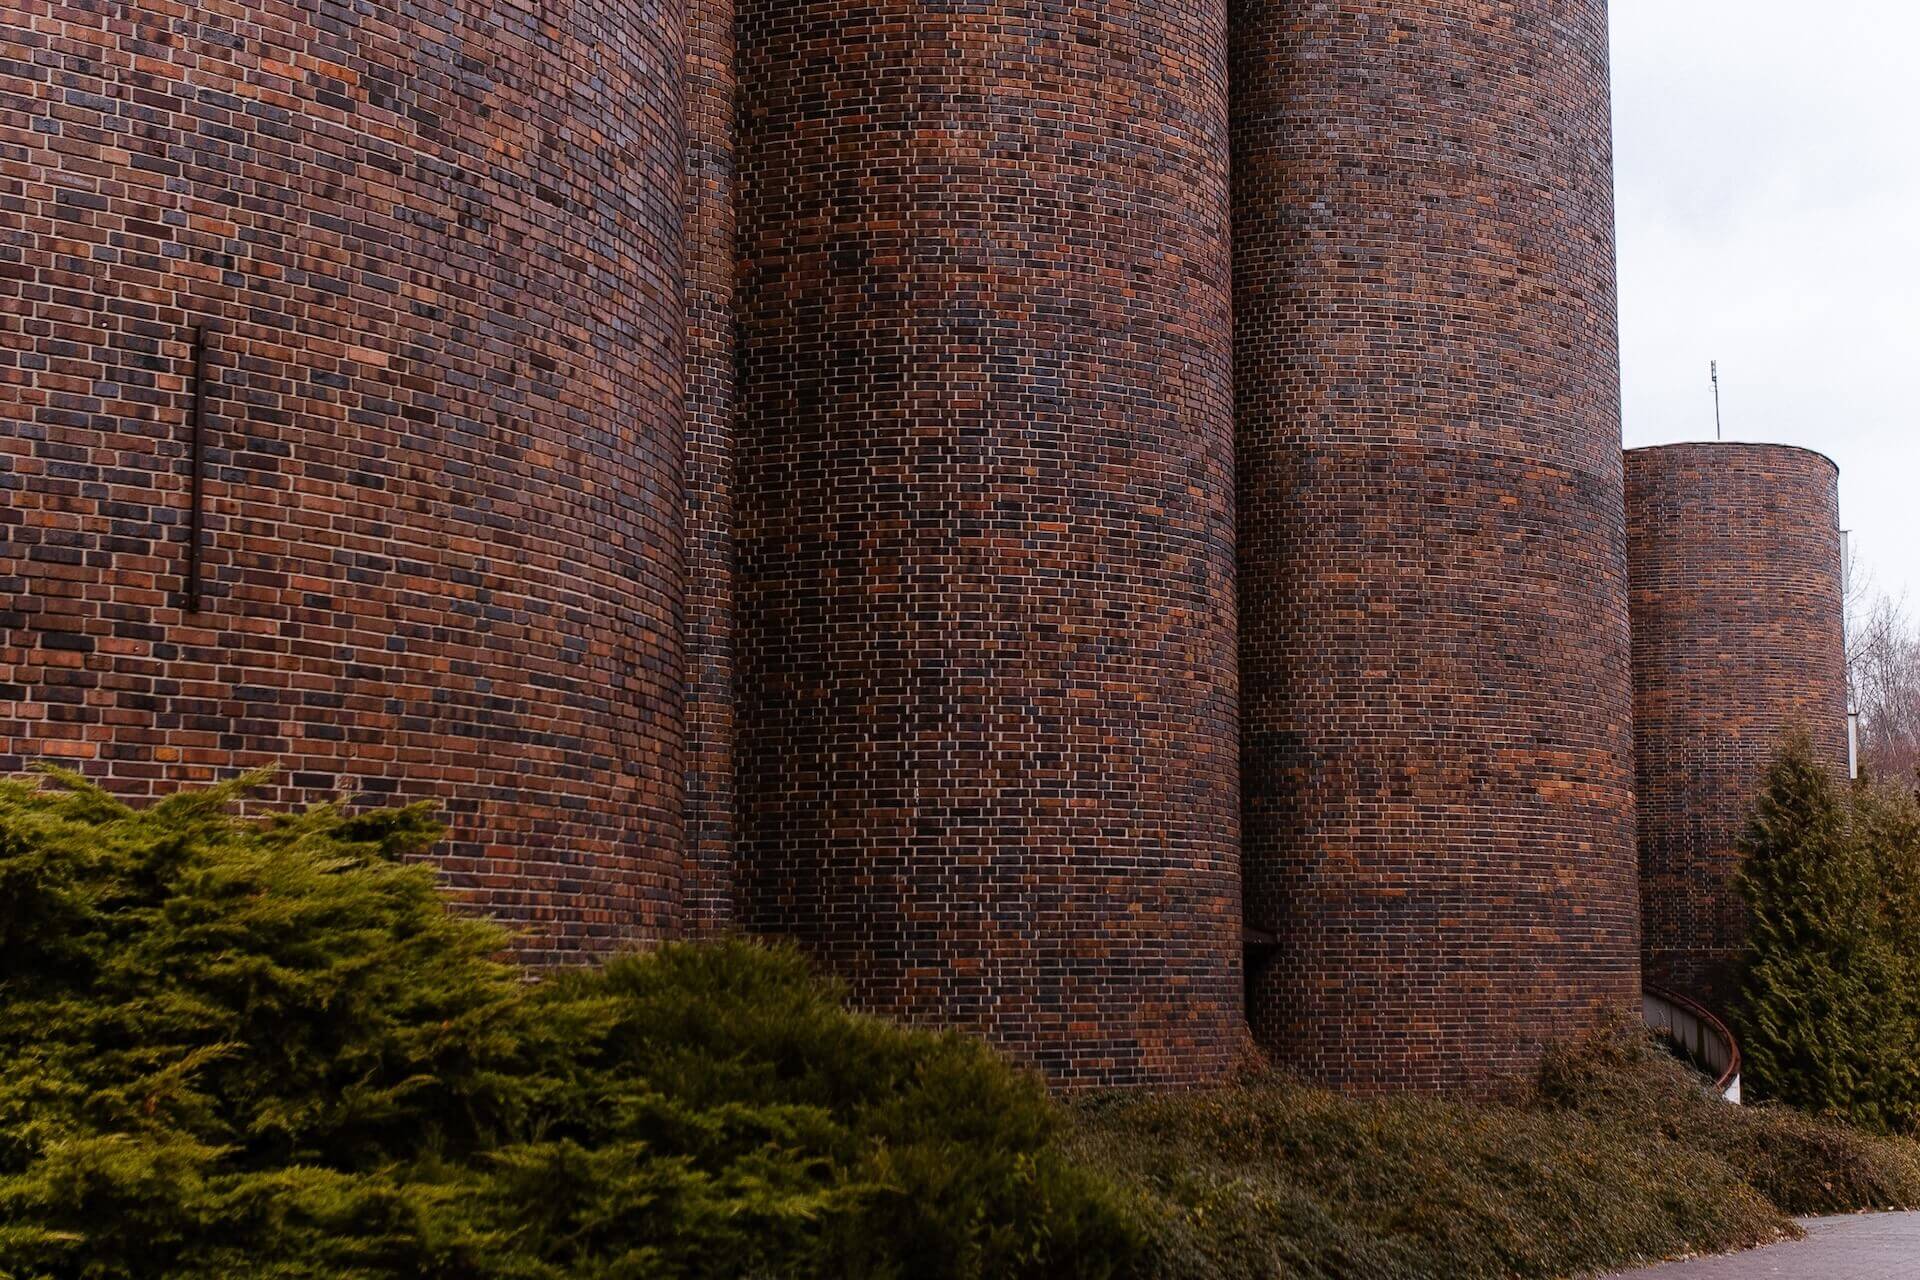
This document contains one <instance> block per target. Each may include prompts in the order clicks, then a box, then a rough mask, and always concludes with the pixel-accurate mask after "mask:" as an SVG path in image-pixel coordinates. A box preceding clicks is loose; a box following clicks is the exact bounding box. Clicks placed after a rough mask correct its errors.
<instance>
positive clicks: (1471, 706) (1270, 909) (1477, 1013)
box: [1233, 0, 1639, 1089]
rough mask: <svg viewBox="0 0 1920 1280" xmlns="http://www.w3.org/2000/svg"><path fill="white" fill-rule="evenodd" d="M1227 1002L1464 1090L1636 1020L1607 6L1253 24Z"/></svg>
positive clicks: (1318, 1065)
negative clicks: (1241, 879) (1606, 1027)
mask: <svg viewBox="0 0 1920 1280" xmlns="http://www.w3.org/2000/svg"><path fill="white" fill-rule="evenodd" d="M1235 32H1236V49H1235V55H1234V59H1235V60H1234V77H1233V82H1234V90H1235V101H1234V126H1233V127H1234V147H1235V203H1234V212H1235V250H1236V272H1235V284H1236V298H1237V311H1236V317H1237V326H1238V338H1237V347H1238V358H1237V363H1236V373H1237V383H1238V400H1239V408H1238V419H1239V421H1238V429H1239V493H1240V514H1239V522H1240V590H1241V617H1242V635H1241V679H1242V686H1243V717H1244V727H1245V731H1244V739H1243V741H1244V751H1243V772H1244V776H1245V787H1246V793H1247V808H1246V822H1245V833H1246V846H1245V853H1244V857H1245V864H1246V869H1247V889H1246V896H1247V913H1248V918H1249V922H1250V923H1251V924H1253V925H1255V926H1256V927H1258V928H1260V929H1263V930H1266V931H1270V932H1271V933H1273V934H1275V935H1277V938H1278V945H1277V946H1276V947H1274V948H1272V949H1270V950H1269V952H1268V953H1267V954H1266V956H1265V957H1264V961H1263V963H1261V964H1260V965H1259V967H1258V970H1257V972H1256V974H1255V976H1254V978H1253V981H1252V982H1251V984H1250V992H1251V994H1250V997H1249V1003H1250V1016H1251V1019H1252V1023H1253V1028H1254V1032H1255V1035H1256V1038H1258V1039H1259V1040H1260V1041H1261V1042H1262V1043H1263V1044H1264V1045H1265V1046H1266V1047H1267V1048H1268V1049H1269V1050H1270V1051H1271V1052H1272V1053H1273V1054H1274V1055H1275V1056H1276V1057H1277V1058H1278V1059H1279V1060H1280V1061H1281V1062H1283V1063H1284V1064H1286V1065H1288V1066H1290V1067H1293V1068H1295V1069H1298V1070H1300V1071H1302V1072H1304V1073H1305V1074H1307V1075H1309V1076H1311V1077H1314V1078H1318V1079H1321V1080H1325V1081H1330V1082H1333V1083H1337V1084H1341V1085H1346V1086H1350V1087H1353V1088H1358V1089H1375V1088H1386V1087H1401V1086H1413V1087H1419V1088H1456V1087H1462V1086H1470V1085H1473V1084H1477V1083H1479V1082H1481V1081H1484V1080H1486V1079H1487V1078H1489V1077H1491V1076H1496V1075H1500V1074H1503V1073H1506V1072H1511V1071H1520V1070H1525V1069H1527V1068H1528V1067H1530V1066H1531V1065H1532V1063H1533V1062H1534V1060H1535V1056H1536V1054H1537V1046H1538V1044H1539V1042H1540V1041H1541V1040H1542V1039H1543V1038H1546V1037H1550V1036H1556V1035H1561V1034H1565V1033H1568V1032H1571V1031H1575V1030H1578V1029H1580V1028H1582V1027H1585V1026H1589V1025H1591V1024H1593V1023H1594V1022H1595V1021H1596V1020H1598V1019H1600V1018H1602V1017H1605V1016H1607V1015H1610V1014H1613V1013H1615V1012H1624V1011H1626V1010H1628V1009H1630V1008H1631V1007H1632V1005H1633V1003H1634V1001H1635V1000H1636V998H1637V995H1638V986H1639V970H1638V964H1637V956H1638V940H1637V911H1636V895H1635V883H1634V859H1633V823H1634V817H1633V791H1632V785H1633V778H1632V771H1631V760H1632V756H1631V742H1632V739H1631V725H1630V719H1629V716H1630V686H1629V677H1628V674H1627V653H1628V645H1629V625H1628V614H1627V586H1626V580H1625V547H1624V528H1623V515H1622V494H1621V485H1622V480H1621V461H1620V421H1619V399H1618V378H1617V361H1616V334H1615V317H1614V250H1613V217H1612V177H1611V154H1610V136H1611V135H1610V129H1609V103H1608V88H1607V24H1606V6H1605V4H1604V3H1602V0H1552V2H1548V0H1540V2H1537V3H1530V4H1503V5H1485V4H1468V3H1445V4H1431V3H1420V4H1415V3H1408V2H1407V0H1358V2H1356V3H1347V4H1339V5H1300V4H1290V3H1289V4H1282V3H1278V2H1277V0H1242V2H1241V4H1240V5H1239V7H1238V10H1237V13H1236V20H1235Z"/></svg>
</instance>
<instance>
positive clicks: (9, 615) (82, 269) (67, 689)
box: [0, 0, 685, 956]
mask: <svg viewBox="0 0 1920 1280" xmlns="http://www.w3.org/2000/svg"><path fill="white" fill-rule="evenodd" d="M11 13H12V14H13V15H14V17H15V18H16V19H17V20H15V21H10V22H9V23H8V24H7V25H6V28H5V30H4V31H0V45H3V46H4V51H3V52H0V60H4V63H5V66H6V68H7V69H6V70H5V71H4V72H0V75H3V76H4V78H5V84H6V86H7V88H8V89H9V90H10V91H11V92H10V93H9V95H8V96H9V101H10V105H9V107H8V109H7V110H6V111H5V112H4V113H0V152H4V153H6V154H7V155H8V156H9V160H8V162H7V164H6V167H5V168H4V170H3V171H0V203H4V204H5V206H6V207H7V208H9V209H10V210H13V211H15V213H16V216H17V217H18V218H19V219H20V221H19V223H18V226H19V227H20V230H18V231H16V232H15V233H14V234H13V235H11V236H10V237H9V240H8V244H9V247H8V248H7V249H6V250H5V251H4V252H0V313H4V316H5V318H6V320H7V322H8V326H7V327H9V328H10V329H12V330H13V331H14V332H15V333H17V334H19V335H21V336H23V337H24V339H25V342H24V343H23V344H18V345H16V344H13V343H9V344H8V345H9V347H10V353H9V354H8V355H7V356H6V357H5V360H4V370H0V375H3V376H0V400H4V401H5V404H4V406H0V486H3V487H4V488H5V489H6V494H5V498H6V502H5V511H4V512H0V528H3V529H4V533H5V542H4V545H0V557H3V558H0V600H4V601H5V603H4V604H0V769H6V770H12V769H14V768H17V767H19V766H20V765H21V764H23V763H24V762H26V761H28V760H32V759H36V758H40V757H51V758H54V759H57V760H60V761H63V762H65V763H68V764H71V765H74V766H76V767H78V768H80V769H81V770H82V771H83V772H85V773H87V774H89V775H90V776H93V777H95V778H98V779H100V780H102V781H103V782H106V783H107V784H109V785H110V786H112V787H114V788H116V789H118V790H121V791H124V792H126V793H128V794H130V795H134V796H141V795H148V794H152V793H154V792H156V791H158V790H160V789H162V788H167V787H171V786H173V785H175V784H178V783H182V782H194V781H205V780H208V779H211V778H214V777H216V776H221V775H225V774H227V773H229V772H231V771H233V770H235V769H238V768H242V767H251V766H255V765H262V764H269V763H275V762H277V763H279V764H280V765H282V767H283V769H284V772H283V773H282V774H281V775H280V786H279V787H278V793H279V794H278V796H277V797H276V798H277V799H279V800H282V801H291V800H297V799H301V798H305V797H311V796H316V795H321V794H326V793H330V792H332V791H334V790H335V789H336V788H342V789H353V790H357V791H359V792H360V793H361V794H362V795H363V796H366V797H368V798H371V799H374V800H380V801H385V800H389V799H392V798H397V797H415V796H423V797H433V798H434V799H436V800H437V801H438V802H439V803H440V804H441V806H442V807H443V809H444V810H445V812H446V814H447V816H448V818H449V820H450V822H451V824H452V828H453V830H452V835H451V838H450V840H449V841H448V842H447V843H446V844H445V845H444V846H443V856H444V865H445V867H446V869H447V871H448V872H449V873H450V876H451V879H452V881H453V882H454V883H455V884H456V885H457V886H458V887H460V888H462V889H463V890H465V891H467V892H468V893H469V894H471V895H472V896H473V897H474V899H475V900H476V901H477V902H478V903H479V904H481V905H483V906H485V907H487V908H489V909H491V910H493V911H495V912H497V913H499V914H501V915H503V916H506V917H508V918H510V919H512V920H514V921H517V922H520V923H521V924H524V925H525V926H527V927H528V929H529V932H530V937H529V941H528V947H529V948H530V950H532V951H535V952H538V953H542V954H546V955H550V956H564V955H568V954H574V953H579V952H584V951H592V950H598V949H604V948H607V947H611V946H614V945H616V944H621V943H626V942H632V941H638V940H642V939H646V938H649V937H653V936H657V935H658V934H660V933H661V932H662V931H664V930H667V929H669V928H670V927H672V926H673V925H674V924H675V919H676V916H677V913H678V903H679V897H680V888H679V881H680V874H681V849H680V844H681V793H682V789H683V787H682V777H681V775H682V771H683V767H684V765H683V761H682V758H681V736H682V734H681V717H682V713H681V683H682V672H681V652H680V640H679V626H680V611H681V581H682V574H683V570H682V549H681V542H682V533H681V504H682V497H681V466H682V453H683V451H684V442H683V436H682V418H681V415H682V394H683V388H682V380H683V373H682V359H683V350H682V345H683V339H682V331H683V326H684V323H685V318H684V304H683V300H682V296H681V293H682V285H681V268H680V254H681V246H680V237H681V209H680V199H679V193H680V173H681V168H682V164H683V162H684V141H683V138H684V124H683V119H682V102H681V89H680V82H681V81H680V67H681V52H682V49H681V42H682V38H683V36H682V21H683V15H682V12H681V8H680V5H679V4H678V3H667V4H660V3H655V2H654V0H603V2H602V3H598V4H593V5H563V6H559V7H557V8H552V9H550V10H548V11H545V12H543V13H542V14H541V15H540V19H539V20H538V21H536V20H534V18H533V16H531V14H530V11H529V10H528V9H527V8H525V7H524V6H522V5H518V4H512V3H506V2H505V0H499V2H497V3H496V2H493V0H466V2H465V3H456V4H449V5H429V6H406V7H401V8H399V9H395V8H393V7H391V6H378V5H375V6H364V5H363V6H345V5H325V6H319V7H316V6H314V5H312V4H304V3H295V2H293V0H253V2H252V3H249V4H248V5H247V6H245V8H244V11H239V10H233V9H231V8H221V7H211V8H209V7H201V6H194V5H189V4H180V3H172V2H171V0H159V2H157V3H154V4H142V5H139V6H119V5H115V6H100V5H95V4H82V3H66V2H58V3H46V2H45V0H29V2H28V3H25V4H22V5H16V6H14V7H13V8H12V10H11ZM15 95H18V96H17V97H16V96H15ZM196 321H204V323H205V324H206V325H207V327H208V330H209V332H210V334H211V335H212V336H211V339H210V343H211V354H210V358H209V366H210V377H209V379H208V382H209V384H210V385H209V387H208V438H207V446H208V447H207V450H206V458H207V464H208V469H207V476H208V483H207V492H206V510H207V530H206V536H205V538H204V540H203V542H204V546H205V549H206V551H205V554H206V569H205V579H204V580H205V591H206V597H205V608H204V610H203V611H202V612H200V613H199V614H197V615H189V614H188V613H187V612H186V611H185V609H184V607H183V606H184V603H185V596H184V594H183V580H182V575H183V572H184V568H185V563H186V543H185V528H186V509H187V484H188V472H189V463H188V458H187V451H186V428H185V422H186V418H187V412H188V407H189V403H190V398H191V397H190V391H189V387H188V385H187V380H188V375H189V373H190V362H189V359H188V333H189V326H190V325H192V324H193V323H195V322H196Z"/></svg>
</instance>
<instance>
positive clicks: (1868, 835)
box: [1734, 734, 1920, 1133]
mask: <svg viewBox="0 0 1920 1280" xmlns="http://www.w3.org/2000/svg"><path fill="white" fill-rule="evenodd" d="M1742 852H1743V853H1744V855H1745V861H1744V864H1743V868H1742V872H1741V879H1740V889H1741V893H1742V896H1743V897H1744V899H1745V901H1746V905H1747V935H1746V942H1745V949H1744V954H1743V977H1742V994H1741V999H1740V1001H1739V1003H1738V1006H1737V1007H1736V1009H1735V1011H1734V1026H1735V1031H1736V1033H1737V1034H1738V1035H1739V1037H1740V1045H1741V1051H1742V1054H1743V1056H1744V1058H1745V1062H1746V1083H1747V1086H1748V1090H1749V1093H1750V1095H1751V1096H1752V1097H1754V1098H1756V1099H1760V1100H1766V1099H1773V1100H1777V1101H1780V1102H1785V1103H1788V1104H1790V1105H1792V1106H1794V1107H1797V1108H1800V1109H1801V1110H1804V1111H1808V1112H1812V1113H1814V1114H1817V1115H1827V1116H1833V1117H1837V1118H1840V1119H1844V1120H1846V1121H1848V1122H1849V1123H1852V1124H1856V1125H1860V1126H1863V1127H1865V1128H1868V1129H1871V1130H1874V1131H1877V1132H1882V1133H1888V1132H1895V1133H1912V1132H1914V1131H1915V1130H1916V1128H1920V1071H1916V1070H1915V1066H1914V1063H1915V1061H1916V1057H1917V1056H1920V805H1916V802H1915V799H1914V797H1913V795H1912V794H1911V793H1910V792H1908V791H1906V790H1904V789H1901V788H1894V787H1889V786H1886V785H1882V784H1875V783H1872V782H1866V781H1863V782H1861V783H1858V784H1853V785H1848V784H1844V783H1841V782H1838V781H1836V780H1835V779H1834V778H1832V777H1831V776H1830V775H1829V774H1828V773H1827V772H1826V771H1825V770H1824V769H1823V768H1822V767H1821V766H1820V765H1819V763H1818V762H1817V760H1816V759H1815V757H1814V754H1813V748H1812V744H1811V742H1810V740H1809V739H1808V738H1807V737H1806V736H1805V735H1804V734H1798V735H1794V736H1793V737H1791V738H1790V739H1789V740H1788V742H1787V744H1786V745H1785V747H1784V748H1783V750H1782V752H1781V754H1780V755H1779V757H1778V758H1777V759H1776V760H1775V761H1774V763H1773V765H1772V766H1771V768H1770V769H1769V770H1768V773H1767V777H1766V784H1765V788H1764V790H1763V793H1762V795H1761V798H1760V801H1759V805H1758V808H1757V811H1756V813H1755V816H1754V820H1753V823H1752V826H1751V828H1750V830H1749V832H1748V834H1747V836H1746V838H1745V840H1744V841H1743V843H1742Z"/></svg>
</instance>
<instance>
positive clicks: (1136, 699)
mask: <svg viewBox="0 0 1920 1280" xmlns="http://www.w3.org/2000/svg"><path fill="white" fill-rule="evenodd" d="M740 18H741V22H740V66H739V76H740V83H741V86H742V97H741V102H742V113H741V138H740V152H739V175H740V193H741V198H740V202H739V210H740V214H741V223H740V243H741V260H742V263H743V265H744V268H745V271H744V275H743V276H742V278H741V280H740V281H739V295H738V307H739V316H740V323H741V326H742V352H743V358H742V366H741V382H740V413H739V418H738V422H739V485H738V494H739V501H740V505H741V512H742V514H741V529H742V533H741V538H742V547H741V563H742V566H743V573H744V581H743V586H742V591H741V596H740V608H739V616H740V619H741V648H740V655H741V667H742V671H743V678H742V681H741V687H742V689H743V691H744V692H743V695H742V705H741V714H740V777H741V780H742V790H743V796H742V810H743V819H742V820H743V841H742V866H741V874H742V908H743V912H744V918H745V920H746V922H747V923H748V924H749V925H751V926H754V927H757V928H764V929H767V930H771V931H774V932H781V933H790V934H794V935H797V936H798V937H799V938H801V939H802V940H803V941H804V942H805V943H806V944H807V945H808V946H809V947H811V948H812V949H813V950H814V951H815V952H816V953H818V954H819V955H821V956H822V957H824V958H825V960H826V961H827V962H828V963H829V964H831V965H832V966H833V967H834V968H835V969H837V970H839V971H840V972H842V973H844V974H846V975H847V976H848V977H849V978H850V979H851V981H852V984H853V989H854V991H855V993H856V995H857V997H858V999H859V1001H860V1002H861V1003H862V1004H863V1005H865V1006H866V1007H868V1008H870V1009H874V1010H878V1011H881V1012H884V1013H889V1014H894V1015H898V1016H900V1017H904V1018H907V1019H910V1020H914V1021H925V1022H935V1023H940V1024H945V1025H955V1026H961V1027H967V1028H972V1029H976V1030H979V1031H981V1032H983V1033H984V1034H985V1035H987V1036H988V1037H989V1038H990V1039H991V1040H993V1041H994V1042H995V1043H996V1044H998V1045H1000V1046H1001V1047H1003V1048H1005V1049H1006V1050H1008V1051H1009V1052H1011V1053H1012V1054H1014V1055H1015V1056H1016V1057H1017V1058H1019V1059H1020V1060H1022V1061H1025V1062H1028V1063H1032V1064H1035V1065H1038V1066H1040V1067H1043V1068H1044V1069H1046V1070H1047V1071H1048V1072H1049V1073H1050V1074H1051V1075H1052V1076H1053V1078H1054V1079H1055V1080H1056V1081H1059V1082H1061V1083H1064V1084H1080V1083H1103V1084H1127V1083H1136V1084H1137V1083H1150V1082H1161V1083H1167V1082H1188V1081H1199V1080H1207V1079H1211V1078H1215V1077H1218V1076H1219V1075H1220V1074H1221V1073H1222V1071H1223V1070H1224V1069H1225V1068H1226V1066H1227V1064H1228V1062H1229V1058H1230V1054H1231V1051H1232V1048H1233V1043H1234V1040H1235V1038H1236V1036H1237V1035H1238V1034H1239V1033H1238V1031H1237V1028H1239V1026H1240V1018H1241V977H1240V967H1239V962H1240V956H1239V949H1240V897H1239V874H1238V863H1237V858H1236V853H1237V849H1238V833H1237V820H1238V813H1237V807H1238V805H1237V797H1238V792H1237V786H1236V760H1235V737H1236V733H1235V669H1234V639H1233V637H1234V604H1233V599H1234V596H1233V526H1232V509H1233V507H1232V410H1233V406H1232V385H1231V373H1230V361H1231V347H1230V339H1229V332H1230V262H1229V254H1228V247H1227V245H1228V239H1227V237H1228V211H1227V152H1228V146H1227V108H1226V13H1225V0H1180V2H1176V3H1165V2H1163V0H1100V2H1099V3H1095V2H1094V0H1038V2H1037V3H1021V4H1012V3H1004V2H1002V0H987V2H986V3H983V4H978V5H964V6H956V5H948V4H936V3H930V2H928V0H879V2H878V3H874V4H867V5H858V6H849V5H846V4H844V3H840V2H839V0H781V2H780V3H774V2H773V0H742V3H741V4H740Z"/></svg>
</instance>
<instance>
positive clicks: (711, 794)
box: [686, 0, 738, 934]
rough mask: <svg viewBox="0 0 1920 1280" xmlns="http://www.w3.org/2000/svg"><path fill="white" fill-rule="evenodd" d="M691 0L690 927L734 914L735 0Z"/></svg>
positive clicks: (715, 925)
mask: <svg viewBox="0 0 1920 1280" xmlns="http://www.w3.org/2000/svg"><path fill="white" fill-rule="evenodd" d="M686 5H687V188H686V211H687V240H686V245H687V255H686V262H687V471H686V493H687V581H688V588H689V589H688V592H687V635H686V644H687V883H686V919H687V925H688V928H689V930H690V931H691V932H693V933H696V934H709V933H717V932H721V931H724V930H726V929H727V928H729V927H730V926H731V925H732V924H733V922H734V864H735V860H736V852H737V851H736V847H735V840H736V836H735V832H736V829H737V825H738V822H737V817H736V804H737V800H736V796H737V788H736V786H735V782H734V722H735V691H734V668H735V658H734V650H735V642H734V634H735V622H734V593H735V582H736V555H735V550H734V547H735V542H734V534H735V514H734V496H733V473H734V458H733V452H734V444H733V415H734V384H735V379H736V362H737V359H738V350H737V347H738V344H737V342H736V338H735V326H734V320H733V276H734V212H733V193H734V129H735V125H734V93H735V76H734V34H733V26H734V12H733V0H686Z"/></svg>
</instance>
